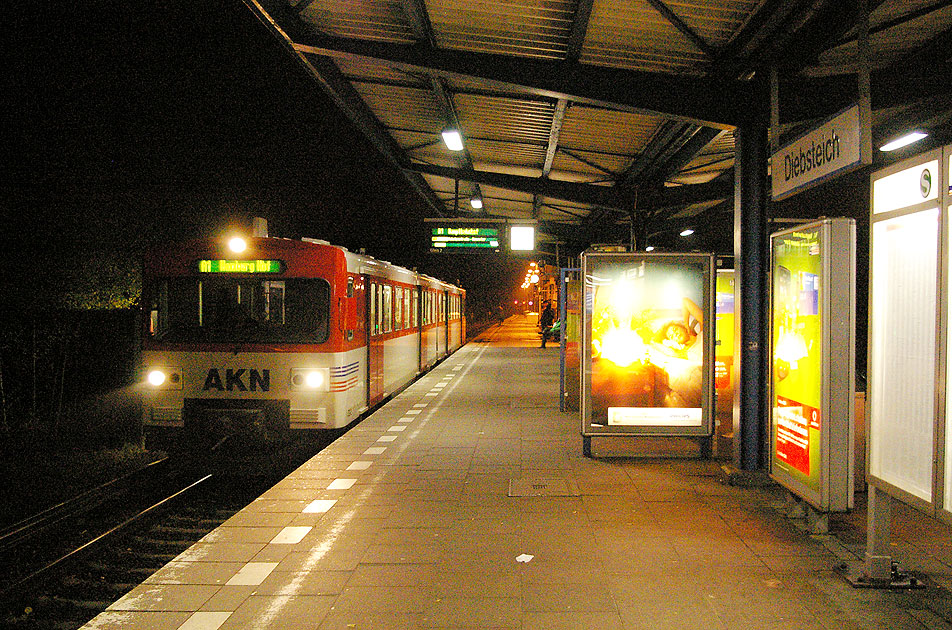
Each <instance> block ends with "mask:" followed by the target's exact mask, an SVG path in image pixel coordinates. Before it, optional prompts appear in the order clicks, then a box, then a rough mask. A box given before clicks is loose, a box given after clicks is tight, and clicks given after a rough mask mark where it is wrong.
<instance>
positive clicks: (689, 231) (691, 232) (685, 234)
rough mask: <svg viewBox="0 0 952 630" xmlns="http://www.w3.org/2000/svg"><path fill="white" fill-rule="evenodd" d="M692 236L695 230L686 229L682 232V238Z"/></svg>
mask: <svg viewBox="0 0 952 630" xmlns="http://www.w3.org/2000/svg"><path fill="white" fill-rule="evenodd" d="M692 234H694V229H693V228H685V229H683V230H681V236H691V235H692Z"/></svg>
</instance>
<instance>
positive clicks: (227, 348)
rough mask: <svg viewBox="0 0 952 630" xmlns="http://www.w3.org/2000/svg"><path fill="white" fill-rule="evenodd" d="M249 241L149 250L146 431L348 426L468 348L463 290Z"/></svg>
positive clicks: (319, 251) (276, 242) (348, 259)
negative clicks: (465, 346)
mask: <svg viewBox="0 0 952 630" xmlns="http://www.w3.org/2000/svg"><path fill="white" fill-rule="evenodd" d="M244 243H245V249H243V250H240V247H239V244H238V243H235V244H234V246H235V249H238V250H239V251H233V250H232V249H230V244H229V243H225V242H222V241H220V240H196V241H190V242H187V243H183V244H178V245H170V246H166V247H161V248H157V249H154V250H152V251H150V252H149V253H148V254H147V256H146V258H145V262H144V267H143V270H144V272H143V280H144V286H143V298H144V300H143V302H144V304H146V305H147V306H148V307H149V308H147V309H145V318H144V322H143V341H142V373H143V390H144V404H143V416H144V417H143V422H144V425H145V427H146V429H147V430H149V429H156V430H160V429H162V428H170V429H175V428H183V427H185V428H195V429H197V430H200V431H206V432H210V433H217V432H219V431H224V432H226V433H230V432H242V433H244V432H254V433H257V434H260V435H262V436H265V437H275V436H281V435H283V434H285V433H287V431H288V429H332V428H340V427H344V426H346V425H347V424H349V423H350V422H352V421H354V420H355V419H357V418H358V417H359V416H360V415H361V414H363V413H365V412H366V411H367V410H369V409H371V408H372V407H373V406H375V405H376V404H378V403H380V402H381V401H383V400H384V399H385V398H386V397H387V396H389V395H391V394H393V393H394V392H397V391H398V390H400V389H401V388H403V387H404V386H406V385H407V384H409V383H410V382H411V381H412V380H413V379H414V378H416V377H417V376H418V375H419V374H421V373H422V372H424V371H426V370H428V369H430V368H432V367H433V366H434V365H435V364H436V363H438V362H439V361H440V360H442V359H443V358H445V357H446V356H448V355H449V354H451V353H453V352H454V351H455V350H457V349H458V348H460V347H461V346H462V344H463V342H464V341H465V337H466V323H465V317H464V312H465V299H466V294H465V291H464V290H462V289H460V288H459V287H455V286H452V285H450V284H446V283H444V282H441V281H439V280H436V279H435V278H431V277H428V276H425V275H422V274H418V273H416V272H413V271H410V270H408V269H404V268H402V267H398V266H396V265H393V264H390V263H388V262H384V261H379V260H375V259H373V258H371V257H369V256H365V255H361V254H355V253H353V252H350V251H347V250H346V249H344V248H343V247H337V246H334V245H330V244H329V243H327V242H325V241H317V240H311V239H303V240H300V241H296V240H289V239H280V238H266V237H259V238H250V239H246V240H245V241H244Z"/></svg>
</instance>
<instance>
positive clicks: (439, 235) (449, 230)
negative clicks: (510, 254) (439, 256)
mask: <svg viewBox="0 0 952 630" xmlns="http://www.w3.org/2000/svg"><path fill="white" fill-rule="evenodd" d="M499 239H500V236H499V228H498V227H495V226H482V225H441V226H437V227H434V228H432V229H431V235H430V248H431V250H434V251H440V250H447V249H450V250H453V251H466V250H477V251H478V250H493V251H499V248H500V240H499Z"/></svg>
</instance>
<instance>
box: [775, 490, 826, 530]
mask: <svg viewBox="0 0 952 630" xmlns="http://www.w3.org/2000/svg"><path fill="white" fill-rule="evenodd" d="M784 511H785V512H786V514H787V518H789V519H795V520H801V519H802V520H804V521H805V523H806V529H807V531H808V532H810V533H811V534H829V533H830V514H829V513H828V512H821V511H820V510H817V509H816V508H815V507H813V506H812V505H810V504H809V503H807V502H806V501H804V500H802V499H801V498H800V497H798V496H797V495H795V494H793V493H792V492H788V493H787V497H786V501H785V503H784Z"/></svg>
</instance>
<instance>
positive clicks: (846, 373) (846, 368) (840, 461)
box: [768, 218, 856, 512]
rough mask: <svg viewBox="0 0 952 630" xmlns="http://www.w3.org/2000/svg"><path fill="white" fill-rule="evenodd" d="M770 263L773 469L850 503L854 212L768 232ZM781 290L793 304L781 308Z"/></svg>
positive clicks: (837, 502)
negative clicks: (783, 288) (848, 216)
mask: <svg viewBox="0 0 952 630" xmlns="http://www.w3.org/2000/svg"><path fill="white" fill-rule="evenodd" d="M814 239H815V240H814ZM781 252H782V253H781ZM782 263H784V264H786V265H787V267H783V266H782ZM789 267H796V268H794V269H790V268H789ZM770 270H771V277H770V286H771V301H770V303H771V317H770V325H771V334H770V343H771V348H770V355H769V356H770V357H771V364H770V369H769V374H770V381H769V386H770V401H771V404H770V421H769V423H768V426H769V427H770V476H771V478H772V479H773V480H774V481H776V482H777V483H779V484H780V485H782V486H784V487H785V488H786V489H787V490H789V491H790V492H792V493H794V494H796V495H797V496H799V497H800V498H802V499H803V500H804V501H806V502H807V503H809V504H810V505H812V506H813V507H814V508H816V509H817V510H819V511H821V512H841V511H845V510H848V509H850V508H852V507H853V492H854V457H853V442H854V439H855V436H854V433H855V424H854V400H855V352H854V348H855V341H856V326H855V313H856V292H855V278H856V222H855V221H854V220H853V219H846V218H834V219H822V220H820V221H816V222H813V223H809V224H806V225H799V226H796V227H792V228H788V229H784V230H780V231H778V232H775V233H773V234H771V236H770ZM780 270H783V271H785V275H784V278H786V280H787V281H788V282H786V283H784V284H787V285H789V286H788V290H787V291H786V292H780V291H779V290H778V286H779V285H780V281H781V280H782V279H784V278H781V274H780V273H779V271H780ZM792 274H796V277H795V278H796V279H795V280H794V279H793V276H792ZM780 293H785V295H779V294H780ZM784 298H787V299H786V302H790V304H784V307H783V308H778V305H779V304H780V302H781V301H782V300H784ZM791 298H792V299H791ZM791 310H792V311H794V313H795V314H794V313H791ZM817 346H819V350H817ZM782 355H783V356H782ZM788 355H789V356H788ZM791 356H793V357H795V358H794V359H793V360H789V361H788V359H790V357H791ZM796 358H799V359H800V361H801V362H803V363H805V365H802V366H801V369H800V370H797V369H796V368H795V367H791V364H793V365H795V364H796ZM798 372H799V373H798ZM811 372H812V373H811ZM781 381H786V382H785V383H784V384H783V386H781V385H780V382H781ZM781 391H782V392H783V396H781V394H780V392H781ZM781 398H783V400H784V405H780V404H779V400H780V399H781ZM781 409H783V410H784V412H785V413H784V414H783V416H784V419H785V422H783V423H781V421H780V416H781V412H780V410H781ZM781 429H783V431H781Z"/></svg>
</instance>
